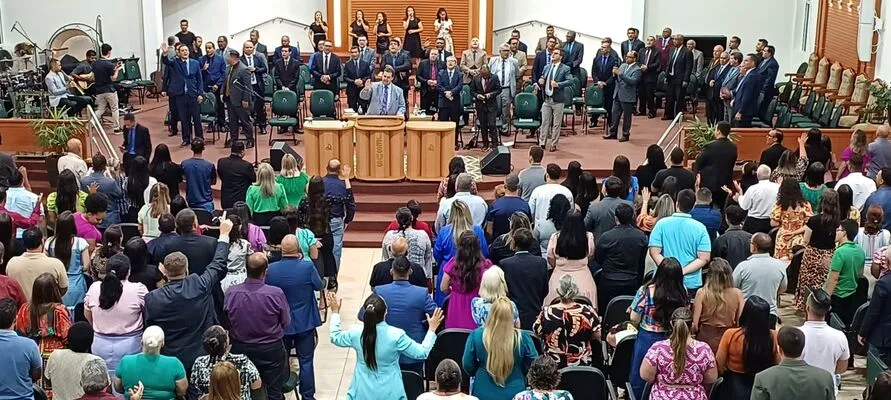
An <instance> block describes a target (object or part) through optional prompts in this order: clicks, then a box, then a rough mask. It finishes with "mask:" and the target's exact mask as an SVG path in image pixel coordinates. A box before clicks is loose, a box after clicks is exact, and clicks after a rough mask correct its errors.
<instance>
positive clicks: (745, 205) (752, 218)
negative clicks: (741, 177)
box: [733, 165, 780, 235]
mask: <svg viewBox="0 0 891 400" xmlns="http://www.w3.org/2000/svg"><path fill="white" fill-rule="evenodd" d="M755 175H756V176H757V177H758V183H756V184H754V185H752V186H751V187H749V190H747V191H746V193H745V194H743V195H740V193H742V187H740V185H739V182H737V181H733V185H734V186H735V187H736V193H735V194H734V195H733V198H734V200H737V201H738V202H739V206H740V207H742V209H743V210H746V211H748V215H747V216H746V222H745V223H743V230H745V231H746V232H749V233H751V234H753V235H754V234H756V233H758V232H764V233H769V232H770V229H771V226H770V213H771V212H772V211H773V206H774V205H775V204H776V203H777V194H778V193H779V191H780V184H779V183H776V182H771V181H770V167H768V166H766V165H759V166H758V169H757V170H756V171H755Z"/></svg>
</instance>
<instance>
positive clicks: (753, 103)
mask: <svg viewBox="0 0 891 400" xmlns="http://www.w3.org/2000/svg"><path fill="white" fill-rule="evenodd" d="M739 79H740V82H739V83H738V84H737V86H736V87H735V88H734V89H733V115H736V113H740V114H742V115H743V116H744V117H750V116H753V115H755V113H756V112H758V95H759V94H760V93H761V87H762V82H763V80H762V77H761V74H759V73H758V70H756V69H753V70H751V71H749V73H748V74H746V75H745V76H743V77H740V78H739Z"/></svg>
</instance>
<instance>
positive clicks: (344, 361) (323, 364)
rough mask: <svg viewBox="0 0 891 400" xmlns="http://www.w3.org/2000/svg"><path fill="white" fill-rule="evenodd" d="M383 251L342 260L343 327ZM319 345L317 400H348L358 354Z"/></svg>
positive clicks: (853, 375)
mask: <svg viewBox="0 0 891 400" xmlns="http://www.w3.org/2000/svg"><path fill="white" fill-rule="evenodd" d="M380 254H381V251H380V249H344V251H343V256H342V257H343V258H342V260H341V270H340V274H339V278H338V283H339V285H340V290H339V293H338V295H339V296H340V297H341V298H342V299H343V306H342V310H341V311H342V314H341V317H342V320H343V326H344V327H346V326H349V325H351V324H355V323H357V319H356V310H358V309H359V306H360V305H361V303H362V301H363V300H364V299H365V297H367V296H368V295H369V293H370V291H371V289H370V288H369V286H368V278H369V275H370V273H371V267H372V266H373V265H374V264H375V263H376V262H378V261H379V260H380ZM791 304H792V297H791V296H788V295H784V296H783V302H782V306H783V307H782V308H780V318H782V320H783V321H784V322H785V323H786V324H791V325H793V326H800V325H801V324H802V321H803V318H802V317H800V316H798V315H796V314H795V311H794V307H792V306H791ZM318 332H319V345H318V347H317V348H316V352H315V376H316V390H317V391H316V399H318V400H334V399H343V398H345V397H346V391H347V389H348V388H349V386H350V382H351V380H352V378H353V368H354V367H355V364H356V353H355V352H354V351H352V350H346V349H342V348H338V347H334V345H332V344H331V342H330V340H329V339H328V325H327V324H325V325H323V326H322V327H320V328H319V331H318ZM856 365H857V367H858V368H857V369H856V370H854V371H848V372H846V373H845V374H844V375H843V376H842V390H841V392H840V393H839V397H838V398H839V400H855V399H862V398H863V396H862V393H863V387H864V372H865V368H866V361H865V360H864V359H863V358H858V359H857V360H856ZM287 399H288V400H295V399H296V398H295V397H294V395H293V394H289V395H288V397H287Z"/></svg>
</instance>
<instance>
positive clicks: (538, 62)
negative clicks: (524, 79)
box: [532, 51, 590, 83]
mask: <svg viewBox="0 0 891 400" xmlns="http://www.w3.org/2000/svg"><path fill="white" fill-rule="evenodd" d="M548 64H549V63H548V53H547V51H539V52H538V53H535V60H533V61H532V83H535V82H538V78H541V74H543V73H544V69H545V67H547V66H548ZM588 72H589V73H590V71H588Z"/></svg>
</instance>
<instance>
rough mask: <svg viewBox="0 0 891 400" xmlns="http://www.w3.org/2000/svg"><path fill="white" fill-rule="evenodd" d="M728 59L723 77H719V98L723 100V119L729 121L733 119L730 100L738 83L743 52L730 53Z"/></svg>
mask: <svg viewBox="0 0 891 400" xmlns="http://www.w3.org/2000/svg"><path fill="white" fill-rule="evenodd" d="M729 55H730V61H729V62H728V63H727V65H728V68H727V70H726V71H725V72H724V78H722V79H721V91H720V94H721V100H723V101H724V107H723V108H724V117H723V118H722V120H723V121H727V122H730V121H732V120H733V107H732V106H731V105H730V102H731V101H732V100H733V93H732V91H733V89H734V88H736V84H737V83H739V70H740V68H739V66H740V65H741V64H742V60H743V54H742V53H740V52H738V51H737V52H733V53H730V54H729Z"/></svg>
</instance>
